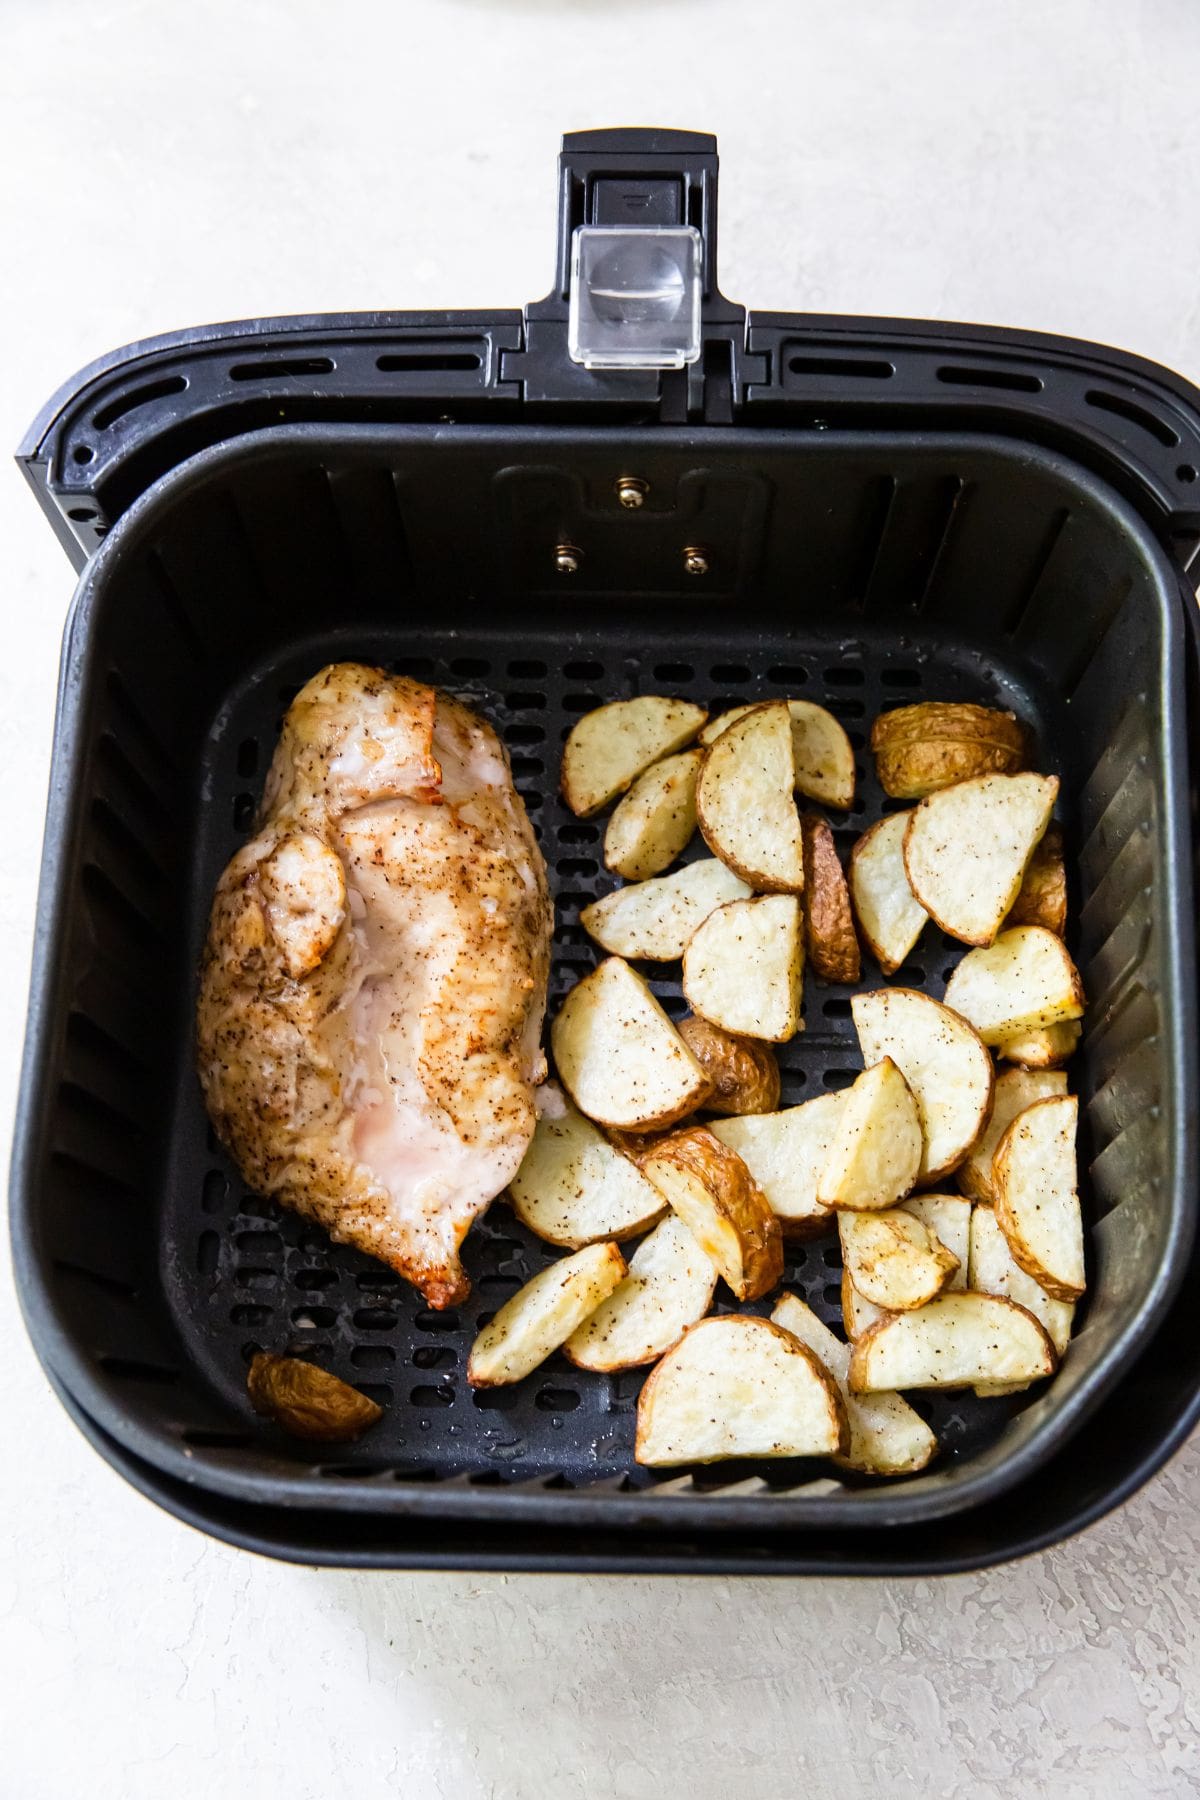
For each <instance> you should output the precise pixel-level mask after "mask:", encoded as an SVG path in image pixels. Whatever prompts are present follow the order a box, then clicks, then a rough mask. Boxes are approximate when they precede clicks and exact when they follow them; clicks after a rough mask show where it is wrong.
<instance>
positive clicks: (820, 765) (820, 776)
mask: <svg viewBox="0 0 1200 1800" xmlns="http://www.w3.org/2000/svg"><path fill="white" fill-rule="evenodd" d="M763 704H764V702H762V701H760V700H754V701H751V702H750V703H749V705H747V706H731V707H730V708H729V710H728V711H727V712H723V713H718V715H717V717H716V718H715V719H710V720H709V721H708V724H707V725H706V726H705V727H704V729H703V730H702V731H701V733H700V742H701V743H702V744H715V743H716V741H717V739H718V738H719V737H720V736H721V734H722V732H724V731H727V730H728V728H729V727H730V726H731V725H734V724H736V723H737V721H738V720H739V719H744V718H745V716H746V714H747V713H749V712H753V711H754V709H755V707H756V706H761V705H763ZM787 709H788V717H789V718H790V719H791V721H792V758H793V763H794V766H795V773H794V782H795V788H796V792H797V793H798V794H804V795H806V796H807V797H808V799H810V800H820V801H822V802H823V803H824V805H826V806H837V807H845V806H853V804H854V775H855V770H854V749H853V746H852V745H851V742H850V739H849V738H848V737H847V735H846V732H845V729H844V727H843V726H841V725H839V723H838V721H837V720H836V719H835V718H834V716H833V714H832V713H831V712H829V711H828V710H827V709H826V708H825V707H823V706H817V705H816V704H815V702H814V701H812V700H789V701H788V702H787Z"/></svg>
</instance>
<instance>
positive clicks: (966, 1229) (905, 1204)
mask: <svg viewBox="0 0 1200 1800" xmlns="http://www.w3.org/2000/svg"><path fill="white" fill-rule="evenodd" d="M900 1205H901V1208H902V1209H903V1211H904V1212H907V1213H911V1214H912V1216H913V1218H914V1219H920V1221H921V1223H922V1225H924V1226H925V1228H926V1229H927V1230H928V1231H931V1232H932V1233H933V1235H934V1237H935V1238H937V1240H938V1242H939V1243H940V1244H944V1245H945V1247H946V1249H947V1250H949V1252H950V1254H951V1256H953V1257H954V1258H955V1259H956V1260H957V1262H958V1267H957V1269H955V1271H954V1273H953V1274H952V1275H951V1277H950V1279H949V1281H948V1282H947V1283H946V1288H947V1291H949V1290H950V1289H952V1288H963V1287H966V1286H967V1264H968V1262H969V1260H970V1255H971V1202H970V1201H969V1200H964V1199H962V1198H961V1197H960V1196H959V1195H958V1194H910V1195H909V1196H908V1199H907V1200H902V1201H901V1202H900Z"/></svg>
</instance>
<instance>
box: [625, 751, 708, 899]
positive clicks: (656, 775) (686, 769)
mask: <svg viewBox="0 0 1200 1800" xmlns="http://www.w3.org/2000/svg"><path fill="white" fill-rule="evenodd" d="M703 758H704V752H703V751H702V750H683V751H680V753H679V755H678V756H668V757H665V758H664V759H663V761H662V762H659V763H653V764H651V766H650V768H648V769H646V770H645V771H644V773H643V774H641V775H639V776H638V778H637V780H636V781H635V782H634V784H633V786H632V787H631V788H630V790H629V792H628V793H627V794H626V795H625V796H624V798H623V799H621V800H619V801H618V802H617V806H616V809H615V811H614V812H613V815H612V818H611V819H610V820H609V821H608V829H607V831H606V832H605V833H604V866H605V868H607V869H611V870H612V871H613V873H614V874H616V875H623V876H624V877H625V879H626V880H627V881H645V880H646V879H647V878H648V877H649V876H651V875H657V874H658V873H659V872H660V871H661V870H662V869H665V868H667V867H669V865H670V864H671V863H673V862H674V861H675V858H676V857H677V856H678V855H679V854H680V853H681V852H682V851H683V850H686V848H687V846H688V844H689V843H690V842H691V839H692V833H693V832H694V831H695V829H696V776H697V775H698V774H699V772H700V764H701V762H702V761H703Z"/></svg>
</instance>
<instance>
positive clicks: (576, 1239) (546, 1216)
mask: <svg viewBox="0 0 1200 1800" xmlns="http://www.w3.org/2000/svg"><path fill="white" fill-rule="evenodd" d="M508 1195H509V1199H510V1201H511V1202H512V1209H513V1211H514V1212H515V1213H516V1215H517V1217H518V1219H520V1221H521V1223H522V1225H525V1226H528V1228H529V1230H530V1231H532V1232H533V1233H534V1234H535V1235H536V1236H537V1237H540V1238H543V1239H544V1240H545V1241H546V1243H548V1244H560V1245H563V1246H564V1247H565V1248H566V1249H568V1250H580V1249H582V1248H583V1246H584V1245H585V1244H596V1243H601V1242H603V1241H604V1240H605V1239H608V1238H612V1239H621V1238H627V1237H635V1236H637V1234H638V1233H639V1232H642V1231H648V1230H649V1229H650V1227H651V1226H652V1225H655V1224H657V1222H658V1220H659V1219H661V1218H662V1216H663V1213H664V1212H665V1211H666V1208H665V1206H664V1204H663V1200H662V1196H661V1195H660V1194H659V1192H658V1190H657V1188H655V1187H653V1186H652V1185H651V1183H650V1182H648V1181H647V1180H646V1177H645V1176H644V1175H643V1174H642V1173H641V1171H640V1170H639V1169H638V1168H636V1167H635V1165H634V1164H633V1163H632V1162H631V1161H630V1159H629V1158H628V1157H627V1156H622V1154H621V1152H620V1150H618V1149H617V1148H616V1146H615V1145H614V1144H612V1143H610V1142H609V1140H608V1138H606V1137H605V1135H604V1133H603V1132H602V1131H601V1130H600V1128H599V1126H598V1125H593V1124H592V1121H591V1120H590V1119H585V1118H584V1116H583V1114H582V1113H581V1112H577V1111H576V1109H575V1108H574V1107H573V1106H571V1105H570V1104H569V1103H565V1102H564V1105H563V1109H562V1113H561V1116H559V1117H552V1116H551V1115H550V1114H549V1113H543V1114H542V1116H541V1117H540V1118H539V1119H538V1122H537V1128H536V1130H535V1131H534V1134H533V1140H532V1142H531V1143H530V1146H529V1148H528V1150H527V1151H526V1152H525V1158H524V1161H523V1162H522V1164H521V1166H520V1168H519V1169H518V1170H517V1172H516V1174H515V1175H514V1176H513V1178H512V1180H511V1181H510V1183H509V1186H508Z"/></svg>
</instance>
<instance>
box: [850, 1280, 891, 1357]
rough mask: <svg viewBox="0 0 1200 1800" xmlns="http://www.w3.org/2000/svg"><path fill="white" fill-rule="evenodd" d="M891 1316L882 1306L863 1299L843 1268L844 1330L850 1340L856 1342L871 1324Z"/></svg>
mask: <svg viewBox="0 0 1200 1800" xmlns="http://www.w3.org/2000/svg"><path fill="white" fill-rule="evenodd" d="M890 1317H891V1314H890V1313H886V1312H884V1310H883V1308H882V1307H881V1306H872V1304H871V1302H870V1301H869V1300H864V1299H863V1297H862V1295H861V1294H860V1293H859V1291H858V1289H857V1288H856V1287H855V1285H854V1283H853V1282H852V1281H851V1279H850V1277H849V1275H847V1273H846V1271H845V1269H843V1270H842V1330H843V1331H844V1332H845V1333H846V1336H847V1337H848V1338H849V1339H850V1342H851V1343H852V1344H856V1343H857V1342H858V1340H859V1338H860V1337H861V1336H862V1334H863V1332H864V1331H866V1330H867V1329H868V1327H869V1326H871V1325H875V1324H877V1323H878V1322H879V1320H880V1319H887V1318H890Z"/></svg>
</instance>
